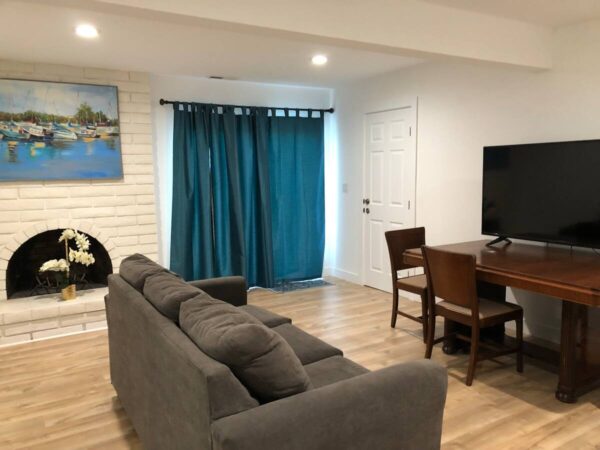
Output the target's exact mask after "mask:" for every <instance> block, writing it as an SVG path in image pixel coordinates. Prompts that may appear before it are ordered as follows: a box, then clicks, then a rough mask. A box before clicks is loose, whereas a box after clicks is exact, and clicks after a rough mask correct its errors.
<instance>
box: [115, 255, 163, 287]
mask: <svg viewBox="0 0 600 450" xmlns="http://www.w3.org/2000/svg"><path fill="white" fill-rule="evenodd" d="M160 272H166V273H169V271H168V270H167V269H165V268H164V267H162V266H160V265H159V264H157V263H155V262H154V261H152V260H151V259H150V258H148V257H146V256H144V255H140V254H139V253H136V254H135V255H131V256H128V257H127V258H125V259H124V260H123V261H122V262H121V265H120V266H119V275H121V277H122V278H123V279H124V280H125V281H127V282H128V283H129V284H130V285H132V286H133V287H134V288H135V289H137V290H138V291H139V292H142V290H143V289H144V283H145V282H146V279H147V278H148V277H150V276H152V275H154V274H156V273H160Z"/></svg>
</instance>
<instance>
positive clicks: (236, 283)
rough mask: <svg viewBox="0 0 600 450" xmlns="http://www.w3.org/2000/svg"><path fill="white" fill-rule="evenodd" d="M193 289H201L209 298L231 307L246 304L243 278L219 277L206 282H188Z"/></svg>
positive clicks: (244, 280)
mask: <svg viewBox="0 0 600 450" xmlns="http://www.w3.org/2000/svg"><path fill="white" fill-rule="evenodd" d="M189 284H191V285H192V286H194V287H197V288H198V289H202V290H203V291H204V292H206V293H207V294H208V295H210V296H211V297H214V298H216V299H219V300H223V301H224V302H227V303H231V304H232V305H233V306H242V305H245V304H246V303H247V294H248V293H247V291H246V279H245V278H244V277H220V278H209V279H206V280H196V281H190V282H189Z"/></svg>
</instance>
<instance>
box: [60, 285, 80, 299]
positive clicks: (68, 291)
mask: <svg viewBox="0 0 600 450" xmlns="http://www.w3.org/2000/svg"><path fill="white" fill-rule="evenodd" d="M60 292H61V294H62V299H63V300H75V299H76V298H77V289H76V285H75V284H70V285H68V286H67V287H66V288H64V289H62V290H61V291H60Z"/></svg>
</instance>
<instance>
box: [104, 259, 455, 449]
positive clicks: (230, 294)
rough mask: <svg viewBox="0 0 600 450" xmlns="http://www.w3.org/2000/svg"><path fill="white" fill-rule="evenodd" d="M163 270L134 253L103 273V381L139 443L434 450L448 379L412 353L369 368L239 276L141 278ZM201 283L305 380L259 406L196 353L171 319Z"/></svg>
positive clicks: (222, 368) (226, 371) (225, 371)
mask: <svg viewBox="0 0 600 450" xmlns="http://www.w3.org/2000/svg"><path fill="white" fill-rule="evenodd" d="M165 271H166V269H164V268H162V267H160V266H158V265H156V264H155V263H153V262H151V261H150V260H148V259H147V258H145V257H143V256H141V255H134V256H133V257H130V258H127V259H125V260H124V261H123V264H122V265H121V268H120V275H116V274H115V275H111V276H110V277H109V292H108V295H107V296H106V311H107V318H108V336H109V346H110V371H111V381H112V384H113V385H114V387H115V389H116V391H117V394H118V396H119V399H120V401H121V403H122V405H123V407H124V408H125V411H126V412H127V414H128V416H129V418H130V419H131V421H132V423H133V426H134V427H135V430H136V431H137V433H138V435H139V437H140V439H141V441H142V443H143V445H144V448H147V449H161V450H176V449H182V450H184V449H186V450H187V449H190V450H192V449H207V450H208V449H211V450H246V449H247V450H288V449H289V450H292V449H294V450H296V449H297V450H310V449H315V450H317V449H318V450H335V449H378V450H385V449H419V450H427V449H437V448H439V446H440V438H441V430H442V416H443V409H444V403H445V398H446V387H447V375H446V371H445V369H443V368H442V367H441V366H439V365H437V364H435V363H433V362H431V361H427V360H422V361H415V362H411V363H406V364H399V365H395V366H392V367H388V368H385V369H381V370H378V371H375V372H370V371H368V370H367V369H365V368H364V367H362V366H360V365H358V364H356V363H354V362H352V361H350V360H348V359H346V358H344V355H343V353H342V351H341V350H339V349H337V348H335V347H333V346H331V345H328V344H327V343H325V342H323V341H321V340H319V339H317V338H315V337H313V336H311V335H310V334H308V333H306V332H304V331H302V330H301V329H299V328H297V327H295V326H294V325H292V323H291V320H290V319H289V318H286V317H282V316H279V315H277V314H274V313H272V312H269V311H267V310H264V309H261V308H258V307H256V306H252V305H247V303H246V286H245V281H244V279H243V278H240V277H225V278H219V279H211V280H203V281H196V282H191V283H186V282H185V281H183V280H181V279H178V278H175V276H173V277H172V279H171V280H169V283H164V282H162V281H161V282H160V284H159V283H158V281H160V280H159V278H160V277H155V278H154V279H153V278H151V277H152V276H153V275H156V274H157V273H161V272H165ZM163 278H164V277H163ZM147 280H158V281H154V282H153V281H148V282H147ZM200 290H202V291H204V292H205V293H207V294H208V295H210V296H211V297H213V298H214V299H219V300H222V301H223V302H227V303H228V304H230V305H234V306H236V307H238V308H237V309H236V310H239V311H243V312H244V313H247V314H249V315H250V316H252V317H253V319H252V320H254V319H258V321H260V322H261V323H262V324H264V326H266V327H269V328H270V329H271V330H273V331H274V332H276V333H277V335H278V336H281V337H283V339H284V340H285V342H287V344H289V346H290V347H291V348H292V349H293V352H294V353H295V355H296V356H297V358H298V359H299V360H300V362H301V364H302V367H303V370H304V371H305V373H306V374H307V375H308V378H309V379H310V388H309V389H308V390H306V391H305V392H301V393H298V394H295V395H291V396H288V397H285V398H280V399H277V400H274V401H269V402H266V403H265V402H263V403H261V402H260V401H259V400H257V399H256V398H255V397H254V396H253V395H252V392H251V390H249V389H248V388H247V387H246V386H245V385H244V384H243V383H242V382H241V381H240V379H238V377H236V375H234V373H233V371H232V370H231V369H230V367H228V366H227V365H225V364H223V363H221V362H219V361H217V360H215V359H214V358H211V357H210V356H208V355H207V354H206V353H204V352H203V351H201V350H200V348H199V347H198V346H197V345H196V344H195V343H194V341H193V340H192V339H190V337H188V335H186V333H185V332H184V331H183V330H182V328H180V326H179V321H178V319H177V316H176V312H177V311H176V310H177V309H178V305H180V304H182V303H183V302H184V301H189V302H192V301H197V300H186V298H189V297H190V296H191V295H194V293H200ZM182 310H183V308H182ZM161 311H163V312H161ZM262 324H259V325H258V326H260V327H262V326H263V325H262ZM269 332H271V331H269ZM287 344H286V346H287Z"/></svg>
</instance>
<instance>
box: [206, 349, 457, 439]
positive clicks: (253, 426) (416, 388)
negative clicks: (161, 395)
mask: <svg viewBox="0 0 600 450" xmlns="http://www.w3.org/2000/svg"><path fill="white" fill-rule="evenodd" d="M447 383H448V379H447V375H446V369H444V368H443V367H441V366H440V365H438V364H436V363H433V362H431V361H429V360H423V361H416V362H410V363H405V364H399V365H396V366H392V367H388V368H385V369H381V370H378V371H376V372H370V373H367V374H364V375H360V376H357V377H354V378H350V379H348V380H344V381H340V382H338V383H334V384H331V385H328V386H325V387H322V388H319V389H314V390H311V391H307V392H304V393H302V394H298V395H295V396H292V397H288V398H285V399H282V400H278V401H275V402H271V403H267V404H265V405H261V406H259V407H257V408H253V409H250V410H247V411H244V412H241V413H239V414H235V415H232V416H229V417H225V418H222V419H219V420H217V421H215V422H213V424H212V435H213V449H214V450H234V449H235V450H255V449H264V450H270V449H272V450H275V449H279V450H305V449H311V450H330V449H336V448H339V449H345V450H352V449H355V450H358V449H368V448H372V449H378V450H386V449H390V450H391V449H399V448H401V449H403V450H408V449H415V450H416V449H418V450H429V449H439V448H440V441H441V434H442V417H443V413H444V404H445V401H446V389H447Z"/></svg>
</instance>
